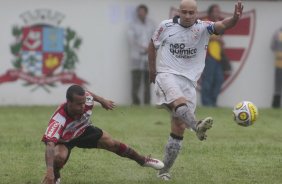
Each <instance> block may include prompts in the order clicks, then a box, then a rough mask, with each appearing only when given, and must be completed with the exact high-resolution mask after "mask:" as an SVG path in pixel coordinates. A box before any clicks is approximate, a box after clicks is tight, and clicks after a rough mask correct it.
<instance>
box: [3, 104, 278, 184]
mask: <svg viewBox="0 0 282 184" xmlns="http://www.w3.org/2000/svg"><path fill="white" fill-rule="evenodd" d="M54 110H55V107H0V163H1V166H0V183H1V184H2V183H3V184H33V183H35V184H36V183H40V181H41V179H42V178H43V175H44V173H45V160H44V150H45V146H44V144H43V143H41V142H40V140H41V137H42V134H43V133H44V131H45V129H46V125H47V123H48V120H49V118H50V116H51V114H52V113H53V111H54ZM197 116H198V118H203V117H205V116H212V117H213V118H214V122H215V124H214V126H213V128H212V129H211V130H210V131H209V132H208V140H207V141H205V142H200V141H198V140H197V138H196V136H195V135H194V133H193V132H190V131H187V132H186V134H185V138H184V144H183V149H182V150H181V153H180V155H179V157H178V159H177V161H176V163H175V165H174V167H173V169H172V171H171V174H172V176H173V180H172V181H170V182H168V183H178V184H186V183H187V184H268V183H269V184H281V183H282V174H281V173H282V133H281V131H282V111H281V110H273V109H260V117H259V119H258V121H257V122H256V124H255V125H254V126H251V127H247V128H245V127H240V126H238V125H236V124H235V123H234V122H233V121H232V114H231V110H230V109H227V108H226V109H225V108H215V109H213V108H198V110H197ZM93 122H94V123H95V125H97V126H98V127H100V128H102V129H104V130H106V131H107V132H109V133H110V134H111V135H112V136H113V137H114V138H116V139H118V140H121V141H123V142H125V143H127V144H129V145H131V146H132V147H133V148H135V149H136V150H138V151H139V152H140V153H142V154H145V155H147V154H152V156H154V157H157V158H162V155H163V149H164V146H165V144H166V141H167V138H168V135H169V132H170V131H169V128H170V121H169V115H168V113H167V112H166V111H165V110H158V109H156V108H154V107H118V108H117V109H116V110H115V111H111V112H110V111H104V110H103V109H101V108H99V107H98V108H96V109H95V111H94V115H93ZM61 174H62V183H63V184H79V183H81V184H88V183H94V184H118V183H122V184H134V183H144V184H153V183H164V182H163V181H160V180H158V179H157V178H156V172H155V171H154V170H152V169H150V168H142V167H139V166H138V165H137V164H136V163H135V162H133V161H130V160H129V159H125V158H120V157H118V156H116V155H114V154H111V153H109V152H106V151H103V150H97V149H90V150H86V149H77V148H75V149H74V150H73V152H72V154H71V157H70V160H69V162H68V163H67V164H66V165H65V168H64V169H63V170H62V173H61Z"/></svg>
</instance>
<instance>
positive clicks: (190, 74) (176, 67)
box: [148, 0, 243, 180]
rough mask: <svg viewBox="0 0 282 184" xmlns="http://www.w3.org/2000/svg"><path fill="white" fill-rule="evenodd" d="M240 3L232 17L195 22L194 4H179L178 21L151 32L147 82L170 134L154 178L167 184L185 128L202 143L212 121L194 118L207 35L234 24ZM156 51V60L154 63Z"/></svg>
mask: <svg viewBox="0 0 282 184" xmlns="http://www.w3.org/2000/svg"><path fill="white" fill-rule="evenodd" d="M242 11H243V6H242V3H241V1H238V2H237V3H236V5H235V9H234V15H233V16H232V17H229V18H225V19H224V20H222V21H218V22H211V21H201V20H198V19H197V3H196V1H195V0H182V1H181V3H180V7H179V17H175V18H174V19H170V20H164V21H163V22H162V23H161V24H160V25H159V27H158V28H157V30H156V31H155V33H154V35H153V37H152V40H151V43H150V44H149V49H148V57H149V74H150V76H149V77H150V81H151V82H153V83H155V92H156V96H157V104H158V105H163V106H165V107H167V108H168V109H169V111H170V112H171V122H172V124H171V133H170V136H169V139H168V142H167V145H166V147H165V153H164V160H163V162H164V164H165V167H164V168H163V169H161V170H160V171H159V173H158V176H159V177H160V178H161V179H164V180H169V179H170V174H169V170H170V168H171V167H172V165H173V163H174V161H175V159H176V157H177V155H178V153H179V151H180V149H181V145H182V140H183V135H184V132H185V129H186V128H189V129H192V130H194V131H195V132H196V135H197V137H198V139H200V140H204V139H206V137H207V135H206V131H207V130H208V129H210V128H211V127H212V123H213V120H212V118H211V117H207V118H205V119H203V120H200V121H198V120H197V119H196V117H195V109H196V100H197V99H196V85H197V81H198V79H199V78H200V76H201V74H202V71H203V69H204V67H205V57H206V51H207V47H208V42H209V38H210V35H212V34H222V33H223V32H224V31H225V30H226V29H229V28H231V27H233V26H235V24H236V23H237V21H238V20H239V18H240V16H241V15H242ZM157 50H159V51H158V53H159V57H158V58H159V60H158V62H156V58H157Z"/></svg>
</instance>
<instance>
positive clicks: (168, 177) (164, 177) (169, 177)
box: [157, 173, 171, 181]
mask: <svg viewBox="0 0 282 184" xmlns="http://www.w3.org/2000/svg"><path fill="white" fill-rule="evenodd" d="M157 177H158V178H160V179H162V180H165V181H168V180H170V179H171V176H170V174H169V173H162V174H158V175H157Z"/></svg>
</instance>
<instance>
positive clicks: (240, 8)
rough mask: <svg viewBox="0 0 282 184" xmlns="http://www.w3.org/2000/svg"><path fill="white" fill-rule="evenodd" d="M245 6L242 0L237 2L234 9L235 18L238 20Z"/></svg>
mask: <svg viewBox="0 0 282 184" xmlns="http://www.w3.org/2000/svg"><path fill="white" fill-rule="evenodd" d="M243 8H244V6H243V5H242V2H241V0H238V2H237V3H236V4H235V9H234V15H233V18H234V19H236V20H238V19H239V18H240V17H241V15H242V13H243Z"/></svg>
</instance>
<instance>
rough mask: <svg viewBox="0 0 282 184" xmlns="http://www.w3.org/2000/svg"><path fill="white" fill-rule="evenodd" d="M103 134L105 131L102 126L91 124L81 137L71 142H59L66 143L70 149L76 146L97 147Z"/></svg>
mask: <svg viewBox="0 0 282 184" xmlns="http://www.w3.org/2000/svg"><path fill="white" fill-rule="evenodd" d="M102 135H103V131H102V130H101V129H100V128H98V127H94V126H91V125H90V126H89V127H87V128H86V129H85V131H84V132H83V133H82V134H81V135H80V136H79V137H77V138H75V139H73V140H71V141H70V142H67V143H59V144H63V145H65V146H66V147H67V148H68V150H69V151H70V150H71V149H72V148H74V147H75V146H76V147H78V148H97V144H98V141H99V139H100V138H101V137H102Z"/></svg>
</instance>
